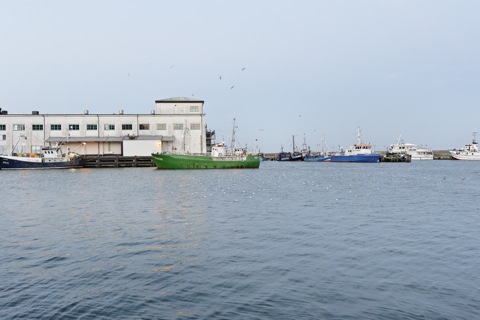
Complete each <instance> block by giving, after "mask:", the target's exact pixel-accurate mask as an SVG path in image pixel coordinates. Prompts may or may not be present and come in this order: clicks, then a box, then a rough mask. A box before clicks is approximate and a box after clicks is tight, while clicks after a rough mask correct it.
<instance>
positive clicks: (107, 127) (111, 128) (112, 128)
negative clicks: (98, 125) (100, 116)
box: [103, 124, 115, 131]
mask: <svg viewBox="0 0 480 320" xmlns="http://www.w3.org/2000/svg"><path fill="white" fill-rule="evenodd" d="M103 128H104V129H105V130H107V131H108V130H115V125H114V124H106V125H105V126H104V127H103Z"/></svg>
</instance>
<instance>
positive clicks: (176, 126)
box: [173, 123, 183, 130]
mask: <svg viewBox="0 0 480 320" xmlns="http://www.w3.org/2000/svg"><path fill="white" fill-rule="evenodd" d="M173 130H183V123H174V124H173Z"/></svg>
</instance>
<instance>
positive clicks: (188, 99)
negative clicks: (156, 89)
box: [155, 97, 205, 103]
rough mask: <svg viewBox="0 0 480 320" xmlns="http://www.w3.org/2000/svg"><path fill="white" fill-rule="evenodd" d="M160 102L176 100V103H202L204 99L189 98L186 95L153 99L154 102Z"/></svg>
mask: <svg viewBox="0 0 480 320" xmlns="http://www.w3.org/2000/svg"><path fill="white" fill-rule="evenodd" d="M161 102H178V103H187V102H188V103H191V102H200V103H204V102H205V101H203V100H198V99H190V98H187V97H173V98H167V99H161V100H155V103H161Z"/></svg>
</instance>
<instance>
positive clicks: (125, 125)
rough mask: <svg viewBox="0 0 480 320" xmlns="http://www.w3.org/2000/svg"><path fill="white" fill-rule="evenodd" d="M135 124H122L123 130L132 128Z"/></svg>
mask: <svg viewBox="0 0 480 320" xmlns="http://www.w3.org/2000/svg"><path fill="white" fill-rule="evenodd" d="M132 129H133V126H132V125H131V124H122V130H132Z"/></svg>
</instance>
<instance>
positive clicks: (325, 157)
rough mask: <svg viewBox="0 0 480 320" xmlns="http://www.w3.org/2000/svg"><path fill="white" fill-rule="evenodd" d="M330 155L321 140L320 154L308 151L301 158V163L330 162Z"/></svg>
mask: <svg viewBox="0 0 480 320" xmlns="http://www.w3.org/2000/svg"><path fill="white" fill-rule="evenodd" d="M330 159H331V154H330V152H328V147H327V145H326V144H325V141H324V140H323V139H322V148H321V151H320V152H313V153H312V152H311V151H310V150H308V153H307V154H306V155H304V156H303V161H306V162H325V161H330Z"/></svg>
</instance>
